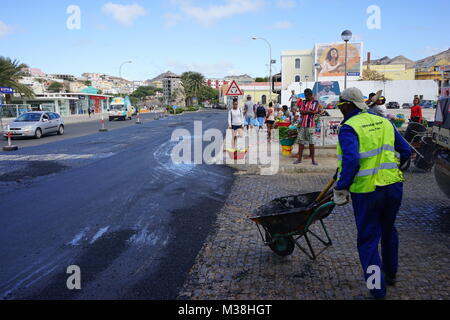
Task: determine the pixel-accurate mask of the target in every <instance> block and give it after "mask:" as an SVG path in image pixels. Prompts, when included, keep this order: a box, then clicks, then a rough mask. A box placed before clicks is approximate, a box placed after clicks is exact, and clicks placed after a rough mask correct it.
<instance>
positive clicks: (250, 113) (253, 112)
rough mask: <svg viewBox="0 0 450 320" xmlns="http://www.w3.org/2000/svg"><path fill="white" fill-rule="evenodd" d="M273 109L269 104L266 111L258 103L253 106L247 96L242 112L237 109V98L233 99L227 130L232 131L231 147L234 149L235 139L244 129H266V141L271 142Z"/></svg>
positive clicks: (273, 123) (273, 121) (271, 104)
mask: <svg viewBox="0 0 450 320" xmlns="http://www.w3.org/2000/svg"><path fill="white" fill-rule="evenodd" d="M275 116H276V115H275V109H274V106H273V103H272V102H270V103H269V107H268V108H267V109H266V108H265V107H264V106H263V105H260V104H259V103H257V104H255V103H254V102H253V101H252V97H251V96H247V101H246V102H245V105H244V110H242V109H241V108H239V101H238V99H237V98H235V99H233V106H232V108H231V109H230V111H229V113H228V128H229V129H231V130H233V142H232V147H233V148H236V143H237V138H238V137H239V136H242V135H243V130H244V128H247V130H250V129H253V128H259V130H263V129H264V126H266V127H267V141H268V142H271V141H272V132H273V128H274V125H275Z"/></svg>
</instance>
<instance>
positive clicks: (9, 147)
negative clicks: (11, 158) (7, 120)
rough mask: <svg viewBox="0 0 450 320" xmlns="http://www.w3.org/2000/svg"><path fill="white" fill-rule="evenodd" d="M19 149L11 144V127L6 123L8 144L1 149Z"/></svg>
mask: <svg viewBox="0 0 450 320" xmlns="http://www.w3.org/2000/svg"><path fill="white" fill-rule="evenodd" d="M17 150H19V147H18V146H13V145H12V144H11V127H10V126H9V125H8V145H7V146H5V147H3V151H17Z"/></svg>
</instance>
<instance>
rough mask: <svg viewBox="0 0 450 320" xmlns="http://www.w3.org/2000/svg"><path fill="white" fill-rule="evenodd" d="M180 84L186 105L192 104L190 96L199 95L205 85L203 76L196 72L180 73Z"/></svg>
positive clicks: (195, 96)
mask: <svg viewBox="0 0 450 320" xmlns="http://www.w3.org/2000/svg"><path fill="white" fill-rule="evenodd" d="M181 85H182V86H183V88H184V93H185V95H186V106H190V105H192V98H198V97H199V96H200V93H201V91H202V90H203V87H204V86H205V77H204V76H203V75H202V74H201V73H198V72H192V71H189V72H185V73H183V74H182V75H181Z"/></svg>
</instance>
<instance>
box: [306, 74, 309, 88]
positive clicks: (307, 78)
mask: <svg viewBox="0 0 450 320" xmlns="http://www.w3.org/2000/svg"><path fill="white" fill-rule="evenodd" d="M308 80H309V76H305V81H306V89H308Z"/></svg>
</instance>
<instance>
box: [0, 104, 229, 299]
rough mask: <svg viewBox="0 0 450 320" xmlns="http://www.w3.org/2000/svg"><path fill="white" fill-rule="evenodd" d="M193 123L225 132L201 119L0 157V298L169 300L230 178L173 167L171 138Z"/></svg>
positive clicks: (213, 119)
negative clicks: (73, 276)
mask: <svg viewBox="0 0 450 320" xmlns="http://www.w3.org/2000/svg"><path fill="white" fill-rule="evenodd" d="M144 120H145V119H144ZM194 120H203V130H204V131H205V130H207V129H209V128H218V129H220V130H224V129H225V127H226V114H225V113H223V112H201V113H194V114H186V115H182V116H177V117H170V118H165V119H163V120H159V121H145V122H144V124H143V125H140V126H139V125H133V126H126V127H123V128H120V129H117V130H113V131H110V132H108V133H98V132H97V133H95V134H91V135H86V136H82V137H78V138H68V137H70V133H69V134H68V136H66V138H65V140H61V141H55V142H53V141H52V142H50V141H51V140H50V139H52V137H49V138H47V139H48V140H46V139H43V140H42V141H47V142H48V143H46V144H43V145H39V146H33V147H27V148H22V149H20V150H19V151H18V152H16V153H13V154H11V153H2V152H0V195H1V201H0V219H1V221H2V223H1V225H0V252H1V254H0V268H1V269H0V299H175V298H176V295H177V293H178V291H179V289H180V287H181V285H182V284H183V281H184V279H185V277H186V276H187V273H188V271H189V269H190V268H191V266H192V265H193V262H194V259H195V257H196V255H197V253H198V252H199V250H200V248H201V246H202V244H203V243H204V241H205V239H206V237H207V236H208V234H209V233H210V232H211V231H212V229H213V227H214V222H215V219H216V214H217V212H218V210H220V208H221V207H222V205H223V203H224V201H225V199H226V197H227V194H228V192H229V190H230V187H231V184H232V180H233V174H232V170H231V169H229V168H228V167H225V166H206V165H175V164H173V163H172V161H171V159H170V152H171V150H172V148H173V147H174V146H175V143H174V142H171V141H170V139H171V134H172V131H173V130H174V129H177V128H184V129H187V130H189V131H190V132H193V121H194ZM88 125H89V124H83V125H80V126H88ZM75 127H76V126H75V125H74V127H73V128H75ZM67 129H68V131H69V130H70V128H69V127H68V128H67ZM93 130H94V128H93ZM74 134H76V133H75V132H74ZM55 140H59V138H58V137H56V139H55ZM19 142H20V141H19ZM25 143H27V142H25ZM71 265H77V266H79V267H80V269H81V284H82V289H81V290H73V291H71V290H68V289H67V286H66V281H67V279H68V277H69V276H70V275H69V274H67V273H66V271H67V268H68V267H69V266H71Z"/></svg>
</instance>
